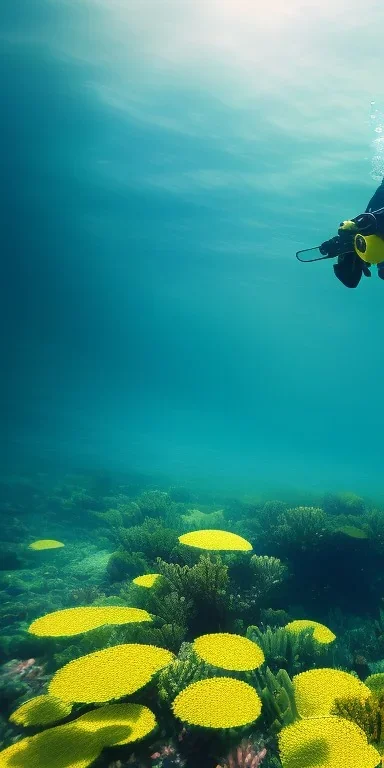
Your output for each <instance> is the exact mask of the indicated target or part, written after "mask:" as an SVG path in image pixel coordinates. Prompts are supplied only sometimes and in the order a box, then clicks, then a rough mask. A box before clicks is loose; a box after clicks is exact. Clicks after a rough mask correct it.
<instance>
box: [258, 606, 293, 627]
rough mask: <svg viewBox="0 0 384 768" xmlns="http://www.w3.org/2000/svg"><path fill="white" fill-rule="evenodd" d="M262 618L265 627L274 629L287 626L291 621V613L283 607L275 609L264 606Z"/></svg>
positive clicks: (261, 613)
mask: <svg viewBox="0 0 384 768" xmlns="http://www.w3.org/2000/svg"><path fill="white" fill-rule="evenodd" d="M260 619H261V623H262V624H263V625H264V626H265V627H271V628H272V629H275V628H276V627H285V625H286V624H288V622H289V621H290V617H289V614H288V613H287V612H286V611H284V610H282V609H277V610H274V609H273V608H262V609H261V611H260Z"/></svg>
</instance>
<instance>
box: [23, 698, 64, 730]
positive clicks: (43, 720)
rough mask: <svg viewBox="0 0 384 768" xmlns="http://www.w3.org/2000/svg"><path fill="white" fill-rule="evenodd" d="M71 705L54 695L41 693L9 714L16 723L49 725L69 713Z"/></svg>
mask: <svg viewBox="0 0 384 768" xmlns="http://www.w3.org/2000/svg"><path fill="white" fill-rule="evenodd" d="M71 710H72V707H71V706H70V705H69V704H65V703H64V702H63V701H61V700H60V699H57V698H56V697H55V696H49V695H46V694H43V695H42V696H35V698H34V699H29V701H25V702H24V704H22V705H21V706H20V707H19V708H18V709H16V710H15V712H13V713H12V715H11V716H10V718H9V719H10V721H11V722H12V723H16V725H25V726H30V725H49V724H50V723H55V722H57V721H58V720H63V719H64V717H67V715H70V713H71Z"/></svg>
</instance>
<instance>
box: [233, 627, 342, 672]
mask: <svg viewBox="0 0 384 768" xmlns="http://www.w3.org/2000/svg"><path fill="white" fill-rule="evenodd" d="M246 635H247V637H248V638H249V639H250V640H253V641H254V642H256V643H258V645H259V646H260V647H261V648H262V649H263V652H264V655H265V660H266V663H267V664H268V666H269V667H270V669H271V670H272V671H273V672H274V673H276V672H278V670H279V669H285V670H286V671H287V672H288V674H289V675H290V676H293V675H295V674H298V673H299V672H304V671H305V670H308V669H312V668H313V667H317V666H324V664H327V662H328V661H329V659H330V654H329V650H328V647H327V646H326V645H321V644H320V643H318V642H317V641H316V640H315V639H314V637H313V629H310V628H308V629H306V630H304V631H302V632H300V633H298V634H294V633H292V632H289V631H288V629H286V628H285V627H277V628H276V629H274V630H273V629H271V628H270V627H267V628H266V629H265V630H261V629H259V627H257V626H252V625H251V626H249V627H248V629H247V633H246Z"/></svg>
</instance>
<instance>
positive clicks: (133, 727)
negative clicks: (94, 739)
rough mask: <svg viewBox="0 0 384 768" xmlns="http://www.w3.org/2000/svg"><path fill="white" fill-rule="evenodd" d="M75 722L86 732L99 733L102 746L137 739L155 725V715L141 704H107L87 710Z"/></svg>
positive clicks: (110, 745)
mask: <svg viewBox="0 0 384 768" xmlns="http://www.w3.org/2000/svg"><path fill="white" fill-rule="evenodd" d="M75 722H76V725H77V726H78V727H79V728H81V729H82V730H84V731H87V733H95V734H101V738H102V742H103V746H104V747H106V746H109V747H112V746H115V745H117V744H128V743H129V742H131V741H139V739H143V738H144V737H145V736H147V734H148V733H150V732H151V731H153V729H154V728H155V726H156V718H155V715H154V714H153V712H151V710H150V709H148V707H145V706H144V705H143V704H108V705H107V706H106V707H100V708H99V709H94V710H92V712H87V713H86V714H85V715H82V716H81V717H79V718H78V720H76V721H75ZM122 729H124V730H125V733H124V734H123V737H122Z"/></svg>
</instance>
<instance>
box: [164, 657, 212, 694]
mask: <svg viewBox="0 0 384 768" xmlns="http://www.w3.org/2000/svg"><path fill="white" fill-rule="evenodd" d="M210 674H211V668H210V667H209V666H208V665H207V664H206V663H205V662H204V661H203V660H202V659H200V658H199V657H198V655H197V653H196V652H195V650H194V648H193V646H192V645H191V644H190V643H183V644H182V645H181V648H180V650H179V653H178V655H177V657H176V658H175V659H174V660H173V661H172V662H171V663H170V664H169V665H168V666H167V667H165V668H164V669H163V670H161V671H160V672H159V674H158V678H157V689H158V693H159V696H160V700H161V701H162V702H164V703H165V704H167V705H168V706H170V705H171V702H172V701H173V700H174V699H175V698H176V696H178V694H179V693H180V692H181V691H182V690H184V688H186V687H187V686H188V685H190V683H194V682H197V680H204V679H205V678H206V677H209V675H210Z"/></svg>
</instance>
